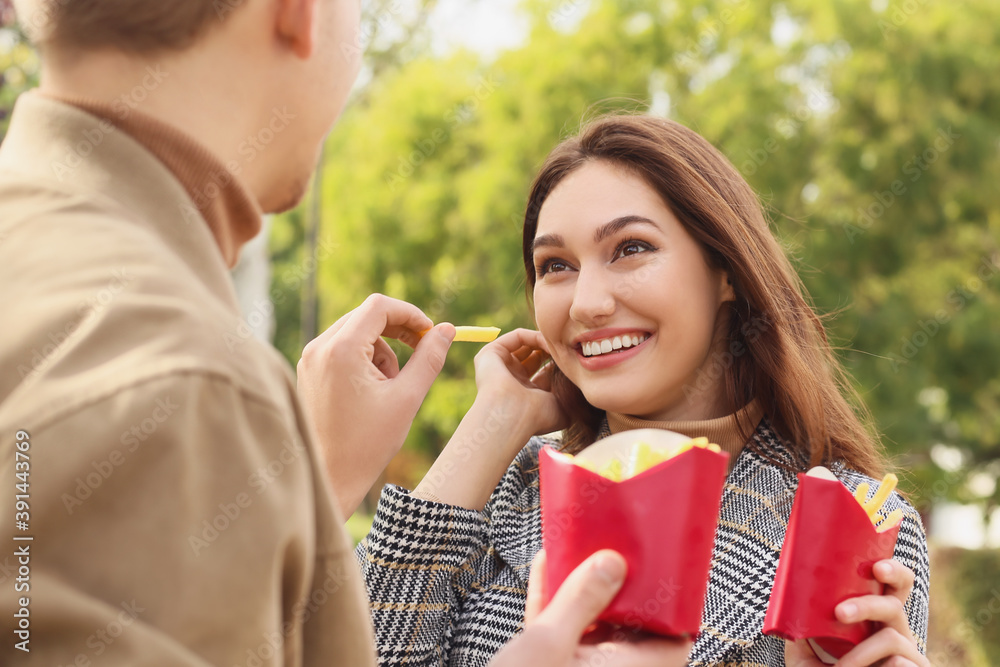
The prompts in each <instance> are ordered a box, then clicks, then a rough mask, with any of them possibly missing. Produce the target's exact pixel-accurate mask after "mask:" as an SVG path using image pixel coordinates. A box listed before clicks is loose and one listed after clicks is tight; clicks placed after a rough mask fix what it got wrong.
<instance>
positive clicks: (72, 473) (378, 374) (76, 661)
mask: <svg viewBox="0 0 1000 667" xmlns="http://www.w3.org/2000/svg"><path fill="white" fill-rule="evenodd" d="M16 8H17V10H18V14H19V19H20V21H21V23H22V25H23V26H24V27H25V29H26V30H27V32H28V33H29V35H30V36H31V37H32V38H33V39H34V40H35V42H36V44H37V45H38V47H39V49H40V52H41V56H42V61H41V62H42V72H41V86H40V89H39V90H38V91H34V92H31V93H28V94H25V95H24V96H23V97H22V98H21V99H20V100H19V101H18V103H17V106H16V108H15V111H14V115H13V118H12V121H11V126H10V130H9V132H8V135H7V138H6V140H5V142H4V144H3V146H2V148H0V285H3V288H2V293H0V307H2V310H3V313H4V317H5V318H6V319H5V322H6V323H7V326H6V327H4V329H5V333H4V336H3V338H2V340H0V369H2V373H0V454H2V464H0V471H2V478H3V479H4V480H5V483H6V484H9V483H10V482H11V480H14V481H15V483H16V484H19V485H20V486H18V487H17V490H16V493H18V494H20V497H19V498H18V500H19V501H20V502H19V503H18V504H17V506H16V507H15V508H14V509H13V510H5V512H4V514H3V516H2V518H0V527H2V529H3V534H4V536H5V538H7V539H9V537H14V538H15V539H14V541H13V542H9V544H13V545H14V547H13V549H14V553H15V557H14V558H13V561H15V562H14V564H13V569H9V568H8V570H7V571H8V572H9V574H7V575H6V581H5V582H4V586H5V589H4V595H3V598H2V600H3V602H2V606H3V609H2V613H3V615H4V616H3V617H4V618H5V619H7V621H5V627H7V625H6V624H7V623H8V622H9V621H10V620H11V619H13V621H14V623H13V634H11V633H10V632H5V633H4V635H5V638H4V640H3V643H2V644H0V663H2V664H38V665H91V664H94V665H97V664H99V665H125V664H128V665H134V664H157V665H162V664H170V665H210V664H211V665H247V666H250V665H332V664H343V665H366V664H371V663H373V661H374V659H375V658H374V647H373V645H372V632H371V627H370V620H369V615H368V610H367V605H366V601H365V596H364V594H363V590H362V584H361V581H360V576H359V573H358V571H357V568H356V564H355V563H354V561H353V554H352V550H351V546H350V544H349V541H348V539H347V537H346V535H345V533H344V531H343V529H342V527H341V524H342V519H343V517H344V516H347V515H349V514H350V513H351V512H353V510H354V508H355V507H356V506H357V504H358V503H359V501H360V499H361V497H362V496H363V495H364V493H365V492H366V491H367V489H368V488H369V487H370V486H371V484H372V483H373V482H374V480H375V479H376V477H377V476H378V474H379V473H380V471H381V470H382V469H383V468H384V467H385V465H386V463H387V462H388V461H389V459H390V458H391V457H392V456H393V454H394V453H395V452H396V451H398V450H399V448H400V446H401V445H402V442H403V440H404V438H405V435H406V432H407V430H408V428H409V427H410V424H411V422H412V419H413V417H414V415H415V413H416V411H417V409H418V407H419V405H420V403H421V401H422V400H423V397H424V395H425V394H426V392H427V390H428V388H429V386H430V384H431V383H432V382H433V380H434V378H435V377H436V375H437V374H438V372H439V371H440V369H441V367H442V365H443V363H444V358H445V355H446V353H447V350H448V348H449V345H450V342H451V339H452V337H453V336H454V329H453V327H451V326H450V325H447V324H445V325H438V326H436V327H434V330H433V331H432V332H431V333H430V334H428V335H425V336H424V337H423V338H422V339H420V340H419V343H418V342H417V340H418V338H417V336H416V335H415V334H416V332H419V331H422V330H424V329H426V328H429V327H430V326H431V325H432V323H431V321H430V320H429V319H428V318H427V317H426V316H425V315H424V314H423V313H421V312H420V311H419V310H418V309H417V308H416V307H414V306H411V305H409V304H406V303H402V302H399V301H395V300H391V299H388V298H385V297H373V298H370V299H368V300H367V301H366V302H365V303H364V304H363V305H362V306H361V307H359V308H358V309H357V310H355V311H353V312H352V313H350V314H348V315H346V316H345V317H344V318H342V319H341V320H340V321H338V322H337V323H336V324H334V325H333V326H332V327H330V329H329V330H327V331H326V332H325V333H323V334H322V335H321V336H320V337H319V338H317V339H316V340H315V341H313V342H312V343H310V345H309V346H308V347H307V349H306V350H305V352H304V354H303V360H302V362H300V364H299V370H300V374H299V375H300V376H299V384H300V386H301V402H300V398H299V396H298V393H297V389H296V380H295V379H294V378H293V376H292V374H291V370H290V369H289V368H288V366H287V364H286V363H285V362H284V360H283V359H282V358H281V357H280V355H278V353H277V352H276V351H275V350H273V348H270V347H268V346H265V345H262V344H260V343H258V342H256V341H255V340H254V339H253V338H252V337H248V336H244V335H241V333H240V332H241V331H244V329H243V327H242V326H241V322H240V314H239V311H238V307H237V301H236V297H235V294H234V292H233V288H232V285H231V283H230V279H229V276H228V273H227V268H229V267H232V266H233V265H234V263H235V262H236V259H237V257H238V254H239V250H240V247H241V246H242V245H243V244H244V243H245V242H246V241H247V240H249V239H250V238H252V237H253V236H255V234H256V233H257V231H258V229H259V224H260V215H261V213H262V212H271V211H281V210H285V209H287V208H289V207H291V206H294V205H295V204H296V202H298V201H299V199H300V198H301V197H302V195H303V193H304V192H305V190H306V187H307V183H308V182H309V180H310V174H311V171H312V169H313V165H314V164H315V161H316V158H317V154H318V149H319V146H320V144H321V142H322V140H323V137H324V136H325V134H326V132H327V131H328V129H329V127H330V125H331V124H332V123H333V121H334V120H335V119H336V117H337V115H338V114H339V113H340V111H341V109H342V107H343V105H344V103H345V100H346V99H347V96H348V92H349V90H350V88H351V84H352V82H353V80H354V78H355V76H356V75H357V72H358V68H359V64H360V63H359V57H358V56H357V55H356V54H357V53H358V50H357V48H356V46H357V45H356V39H357V35H358V24H359V14H360V9H359V4H358V0H215V1H214V2H213V3H209V2H207V0H173V1H172V2H149V1H148V0H100V1H92V2H79V1H75V0H20V1H19V2H17V3H16ZM382 336H390V337H396V338H400V339H403V340H405V341H408V342H410V343H413V344H415V345H416V349H415V352H414V354H413V356H412V357H411V359H410V361H409V363H408V364H407V365H406V367H405V368H403V369H402V370H400V369H399V368H398V364H397V361H396V359H395V357H394V355H393V354H392V352H391V350H390V349H389V347H388V346H387V345H386V343H385V342H384V341H383V340H382V338H381V337H382ZM303 406H304V407H303ZM7 489H8V491H7V492H9V491H10V488H9V486H8V487H7ZM10 562H11V561H8V563H10ZM623 577H624V567H623V563H622V562H621V560H620V558H619V557H617V556H615V555H613V554H601V555H598V556H596V557H595V558H594V559H592V561H591V562H589V563H588V564H586V565H585V566H584V567H581V569H580V570H578V573H577V576H576V578H575V579H574V580H573V582H571V585H566V586H564V587H563V589H561V591H560V596H559V597H558V598H557V602H554V603H553V604H552V605H550V607H549V608H548V609H546V610H545V611H543V612H539V605H538V604H537V602H536V603H534V604H533V606H532V607H531V608H530V609H529V617H530V618H532V619H533V618H534V617H535V616H537V621H535V622H533V623H532V624H531V625H530V626H529V628H528V630H527V631H526V632H525V633H524V635H522V637H521V638H519V640H518V641H517V642H515V643H513V644H512V645H511V646H509V647H508V649H507V650H506V651H505V653H504V654H501V656H499V657H498V659H497V660H498V664H515V663H523V662H524V661H525V660H526V659H530V660H532V661H533V662H535V663H537V664H554V665H558V664H570V662H571V661H574V660H579V659H582V658H585V657H586V656H588V655H589V653H588V651H590V650H591V649H587V648H580V647H578V643H579V641H580V635H581V634H582V632H583V630H584V628H585V627H586V626H587V625H588V624H589V623H590V622H591V621H592V620H593V618H594V617H595V616H596V615H597V614H598V613H599V611H600V609H601V608H603V607H604V606H605V605H606V604H607V602H608V601H609V600H610V599H611V597H612V596H613V595H614V593H615V591H616V590H617V588H618V587H619V586H620V585H621V581H622V580H623ZM11 592H13V593H14V595H13V596H11ZM537 598H538V595H537V592H536V594H535V596H534V599H535V600H537ZM415 602H418V601H415ZM659 644H660V647H659V649H658V650H659V651H660V653H659V655H660V657H661V659H662V657H663V656H665V655H668V653H669V655H671V656H674V659H675V661H676V660H681V661H682V660H683V656H684V655H685V654H686V646H674V645H671V644H668V643H665V642H660V643H659ZM612 649H613V650H612V652H613V653H614V654H615V657H616V659H621V660H622V661H623V662H624V661H632V662H630V663H629V664H640V663H641V661H643V660H646V661H648V660H650V659H651V658H652V657H654V653H653V652H651V651H650V650H646V649H645V648H643V649H642V650H636V649H635V648H634V647H633V646H629V645H626V644H620V645H616V646H615V647H612ZM661 664H662V663H661ZM676 664H680V662H677V663H676Z"/></svg>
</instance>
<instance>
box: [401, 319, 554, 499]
mask: <svg viewBox="0 0 1000 667" xmlns="http://www.w3.org/2000/svg"><path fill="white" fill-rule="evenodd" d="M548 358H549V356H548V352H547V351H546V349H545V341H544V340H542V336H541V334H539V333H538V332H537V331H530V330H528V329H517V330H515V331H511V332H510V333H508V334H505V335H503V336H501V337H500V338H498V339H496V340H495V341H493V342H492V343H490V344H489V345H487V346H486V347H484V348H483V349H482V350H480V351H479V354H477V355H476V387H477V389H478V392H477V394H476V400H475V402H474V403H473V404H472V408H471V409H470V410H469V412H467V413H466V415H465V417H464V418H463V419H462V423H461V424H459V425H458V429H456V430H455V434H454V435H453V436H452V437H451V440H449V441H448V444H447V446H445V448H444V451H442V452H441V455H440V456H438V458H437V460H436V461H435V462H434V465H432V466H431V469H430V470H429V471H428V472H427V475H426V476H425V477H424V479H423V480H422V481H421V482H420V484H419V485H418V486H417V488H416V489H414V490H413V495H415V496H417V497H419V498H424V499H425V500H433V501H437V502H442V503H446V504H448V505H457V506H459V507H466V508H468V509H474V510H481V509H483V508H484V507H485V506H486V501H487V500H489V498H490V495H491V494H492V493H493V490H494V489H495V488H496V486H497V484H498V483H499V482H500V479H501V478H502V477H503V474H504V472H505V471H506V470H507V467H508V466H509V465H510V464H511V461H513V460H514V457H516V456H517V453H518V452H520V451H521V449H522V448H523V447H524V445H525V444H527V442H528V440H529V439H530V438H531V436H533V435H537V434H539V433H547V432H549V431H555V430H556V429H559V428H561V427H562V426H564V425H565V424H564V422H565V420H564V417H563V414H562V411H561V410H560V409H559V404H558V402H557V401H556V399H555V397H554V396H553V395H552V392H551V391H549V377H550V373H551V370H547V369H551V365H550V366H545V367H544V368H543V365H544V363H545V361H546V360H547V359H548Z"/></svg>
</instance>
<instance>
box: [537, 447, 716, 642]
mask: <svg viewBox="0 0 1000 667" xmlns="http://www.w3.org/2000/svg"><path fill="white" fill-rule="evenodd" d="M629 433H641V432H639V431H636V432H629ZM668 433H669V432H668ZM621 435H623V434H618V436H621ZM671 435H673V436H676V437H677V438H679V439H681V440H682V441H687V440H690V438H686V437H684V436H680V435H679V434H671ZM612 437H617V436H612ZM626 437H628V436H626ZM635 441H637V440H633V442H635ZM646 441H647V442H648V440H646ZM601 442H603V441H601ZM598 444H600V443H598ZM593 446H594V447H596V446H597V445H593ZM581 456H582V455H581ZM539 458H540V468H541V470H540V475H541V503H542V507H541V512H542V541H543V545H544V548H545V551H546V554H547V557H546V563H547V566H546V574H547V582H548V586H547V590H546V595H547V597H548V599H549V600H550V599H551V597H552V595H553V594H554V593H555V591H556V590H557V589H558V588H559V586H560V585H561V584H562V582H563V581H564V580H565V579H566V577H567V576H568V575H569V574H570V572H572V571H573V569H574V568H576V567H577V566H578V565H579V564H580V563H582V562H583V561H584V560H585V559H586V558H587V557H588V556H590V555H591V554H593V553H594V552H596V551H599V550H600V549H614V550H615V551H618V552H619V553H621V554H622V555H623V556H624V557H625V560H626V562H627V564H628V574H627V576H626V579H625V584H624V586H623V587H622V590H621V591H620V592H619V593H618V595H617V596H616V597H615V599H614V600H613V601H612V603H611V605H610V606H609V607H608V608H607V609H606V610H605V611H604V613H603V614H602V615H601V617H600V620H602V621H605V622H608V623H612V624H615V625H621V626H626V627H628V628H631V629H635V630H645V631H648V632H653V633H657V634H661V635H673V636H680V635H691V636H694V635H696V634H697V633H698V628H699V626H700V624H701V615H702V608H703V607H704V604H705V591H706V589H707V587H708V571H709V567H710V565H711V559H712V547H713V544H714V541H715V529H716V526H717V524H718V520H719V507H720V504H721V502H722V488H723V485H724V483H725V479H726V472H727V467H728V466H727V463H728V459H729V455H728V454H725V453H718V452H712V451H710V450H708V449H701V448H692V449H690V450H688V451H686V452H684V453H683V454H680V455H678V456H675V457H673V458H671V459H668V460H666V461H663V462H662V463H659V464H657V465H655V466H653V467H652V468H650V469H648V470H646V471H645V472H642V473H639V474H638V475H636V476H634V477H631V478H628V479H625V480H622V481H620V482H614V481H611V480H609V479H607V478H605V477H603V476H601V475H599V474H597V473H595V472H593V471H591V470H588V469H586V468H584V467H582V466H580V465H577V464H575V463H573V459H572V457H570V456H568V455H565V454H561V453H559V452H557V451H556V450H554V449H552V448H549V447H546V448H544V449H543V450H542V451H541V452H540V455H539ZM546 602H548V600H546Z"/></svg>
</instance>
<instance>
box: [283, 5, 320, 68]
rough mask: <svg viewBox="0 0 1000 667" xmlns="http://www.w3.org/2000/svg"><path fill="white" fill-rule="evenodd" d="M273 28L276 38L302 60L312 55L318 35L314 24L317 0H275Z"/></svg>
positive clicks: (317, 28) (317, 29)
mask: <svg viewBox="0 0 1000 667" xmlns="http://www.w3.org/2000/svg"><path fill="white" fill-rule="evenodd" d="M277 3H278V16H277V19H276V24H275V30H276V32H277V33H278V38H279V39H281V40H282V41H284V42H285V43H286V44H288V46H289V48H290V49H291V50H292V52H293V53H294V54H295V55H297V56H298V57H299V58H302V59H303V60H304V59H306V58H308V57H309V56H311V55H312V53H313V49H314V48H315V46H316V40H317V39H318V36H319V27H318V26H317V24H316V3H317V0H277Z"/></svg>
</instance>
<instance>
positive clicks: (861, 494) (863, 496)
mask: <svg viewBox="0 0 1000 667" xmlns="http://www.w3.org/2000/svg"><path fill="white" fill-rule="evenodd" d="M854 499H855V500H857V501H858V502H859V503H861V506H862V507H864V506H865V503H867V502H868V482H861V483H860V484H858V488H857V490H856V491H855V492H854Z"/></svg>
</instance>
